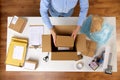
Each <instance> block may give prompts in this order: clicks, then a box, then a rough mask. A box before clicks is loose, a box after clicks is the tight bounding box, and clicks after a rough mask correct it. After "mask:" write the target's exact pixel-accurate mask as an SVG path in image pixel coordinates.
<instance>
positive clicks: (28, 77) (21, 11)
mask: <svg viewBox="0 0 120 80" xmlns="http://www.w3.org/2000/svg"><path fill="white" fill-rule="evenodd" d="M39 2H40V0H0V80H87V79H88V80H93V79H95V80H120V8H119V7H120V0H89V2H90V7H89V12H88V15H89V14H94V15H95V14H97V15H100V16H106V17H107V16H115V17H116V18H117V27H116V28H117V58H118V61H117V63H118V72H115V73H113V74H112V75H107V74H104V73H102V72H99V73H98V72H97V73H94V72H93V73H91V72H81V73H77V72H76V73H75V72H74V73H71V72H68V73H66V72H62V73H59V72H54V73H53V72H6V71H5V59H6V36H7V17H8V16H14V15H17V16H32V17H33V16H40V14H39ZM78 14H79V4H78V5H77V6H76V8H75V10H74V14H73V16H78Z"/></svg>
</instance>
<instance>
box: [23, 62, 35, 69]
mask: <svg viewBox="0 0 120 80" xmlns="http://www.w3.org/2000/svg"><path fill="white" fill-rule="evenodd" d="M24 68H25V69H31V70H34V69H35V64H34V63H30V62H25V64H24Z"/></svg>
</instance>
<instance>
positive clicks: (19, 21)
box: [9, 16, 27, 33]
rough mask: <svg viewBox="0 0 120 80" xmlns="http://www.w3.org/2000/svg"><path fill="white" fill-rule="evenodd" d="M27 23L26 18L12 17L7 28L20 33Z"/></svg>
mask: <svg viewBox="0 0 120 80" xmlns="http://www.w3.org/2000/svg"><path fill="white" fill-rule="evenodd" d="M26 23H27V19H26V18H22V17H17V16H14V17H13V18H12V20H11V22H10V25H9V28H11V29H13V30H15V31H17V32H19V33H22V32H23V30H24V28H25V25H26Z"/></svg>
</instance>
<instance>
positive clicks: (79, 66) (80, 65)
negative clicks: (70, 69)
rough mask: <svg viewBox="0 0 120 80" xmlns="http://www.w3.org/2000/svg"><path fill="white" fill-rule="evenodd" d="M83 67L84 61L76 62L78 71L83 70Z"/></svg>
mask: <svg viewBox="0 0 120 80" xmlns="http://www.w3.org/2000/svg"><path fill="white" fill-rule="evenodd" d="M83 66H84V64H83V62H82V61H79V62H76V63H75V69H76V70H80V69H82V68H83Z"/></svg>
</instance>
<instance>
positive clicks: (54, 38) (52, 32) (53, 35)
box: [50, 28, 56, 46]
mask: <svg viewBox="0 0 120 80" xmlns="http://www.w3.org/2000/svg"><path fill="white" fill-rule="evenodd" d="M50 32H51V34H52V37H53V42H54V45H55V46H56V33H55V31H54V29H53V28H52V29H50Z"/></svg>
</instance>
